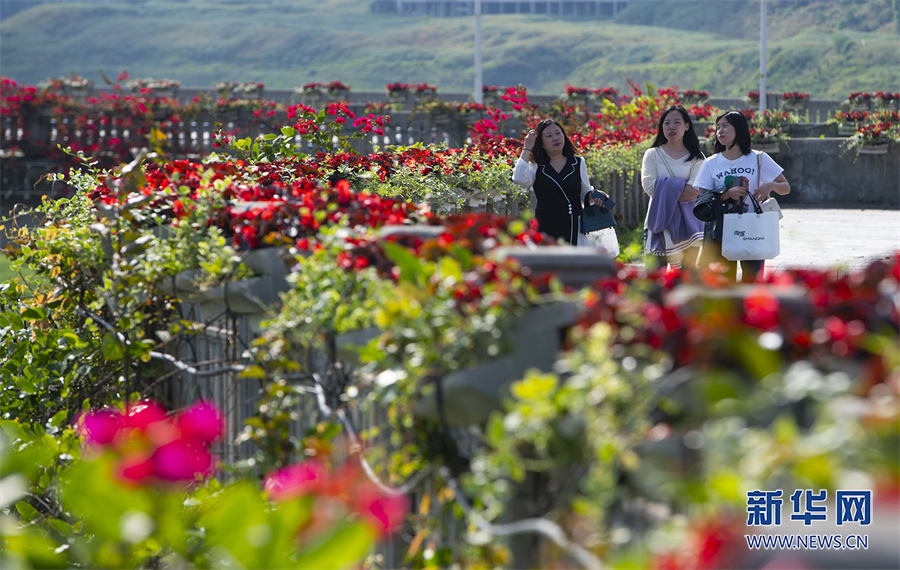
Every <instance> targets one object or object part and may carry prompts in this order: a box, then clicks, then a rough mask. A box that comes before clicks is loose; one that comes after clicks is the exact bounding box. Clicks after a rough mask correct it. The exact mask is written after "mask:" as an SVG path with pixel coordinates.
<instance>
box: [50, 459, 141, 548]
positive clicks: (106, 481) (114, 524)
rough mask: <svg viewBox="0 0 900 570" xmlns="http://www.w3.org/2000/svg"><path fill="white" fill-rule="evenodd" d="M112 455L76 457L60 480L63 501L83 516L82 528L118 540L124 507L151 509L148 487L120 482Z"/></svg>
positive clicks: (139, 509)
mask: <svg viewBox="0 0 900 570" xmlns="http://www.w3.org/2000/svg"><path fill="white" fill-rule="evenodd" d="M115 470H116V465H115V458H114V457H113V456H112V455H109V454H107V455H104V456H102V457H100V458H98V459H97V460H95V461H79V462H77V463H75V465H73V467H72V469H71V470H69V471H68V476H67V477H66V478H65V479H64V480H63V481H62V485H61V487H62V489H61V490H62V498H63V504H64V505H66V506H67V508H68V510H69V511H70V512H72V513H73V514H75V515H76V516H78V517H81V518H82V519H83V520H84V525H85V532H87V533H89V534H95V535H97V537H98V538H100V539H102V540H107V541H113V542H118V541H119V540H120V536H119V523H120V521H121V519H122V515H124V514H125V513H127V512H128V511H137V512H142V513H145V514H148V515H150V514H152V513H153V512H154V510H155V509H154V499H152V498H151V495H150V493H149V491H147V490H146V489H144V488H142V487H134V486H129V485H125V484H123V483H121V482H120V481H119V480H118V477H117V476H116V474H115Z"/></svg>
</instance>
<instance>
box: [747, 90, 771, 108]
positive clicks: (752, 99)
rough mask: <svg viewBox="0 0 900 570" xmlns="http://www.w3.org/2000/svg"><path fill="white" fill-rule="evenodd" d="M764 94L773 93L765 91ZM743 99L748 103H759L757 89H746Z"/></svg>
mask: <svg viewBox="0 0 900 570" xmlns="http://www.w3.org/2000/svg"><path fill="white" fill-rule="evenodd" d="M766 95H774V93H772V92H771V91H766ZM744 101H746V102H747V104H748V105H757V104H759V91H748V92H747V94H746V95H744Z"/></svg>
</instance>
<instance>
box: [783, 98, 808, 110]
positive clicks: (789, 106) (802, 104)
mask: <svg viewBox="0 0 900 570" xmlns="http://www.w3.org/2000/svg"><path fill="white" fill-rule="evenodd" d="M781 108H782V109H784V110H785V111H805V110H806V100H805V99H804V100H801V101H797V102H794V101H793V100H790V99H782V100H781Z"/></svg>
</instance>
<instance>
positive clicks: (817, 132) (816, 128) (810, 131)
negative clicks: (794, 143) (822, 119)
mask: <svg viewBox="0 0 900 570" xmlns="http://www.w3.org/2000/svg"><path fill="white" fill-rule="evenodd" d="M788 136H790V137H791V138H807V139H817V138H821V137H826V138H831V137H836V136H838V126H837V124H836V123H831V124H827V123H797V124H794V125H791V126H790V127H788Z"/></svg>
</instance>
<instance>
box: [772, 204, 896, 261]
mask: <svg viewBox="0 0 900 570" xmlns="http://www.w3.org/2000/svg"><path fill="white" fill-rule="evenodd" d="M783 212H784V218H783V219H782V220H781V255H779V256H778V257H776V258H775V259H771V260H769V261H766V271H778V270H781V269H787V268H797V269H808V268H817V269H821V268H825V267H838V268H839V269H842V270H845V271H852V270H853V269H857V268H860V267H864V266H866V265H868V264H869V263H870V262H871V261H873V260H875V259H885V258H887V257H889V256H891V255H892V254H894V253H896V252H897V250H900V210H844V209H840V210H839V209H828V210H814V209H806V208H790V209H784V210H783Z"/></svg>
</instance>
